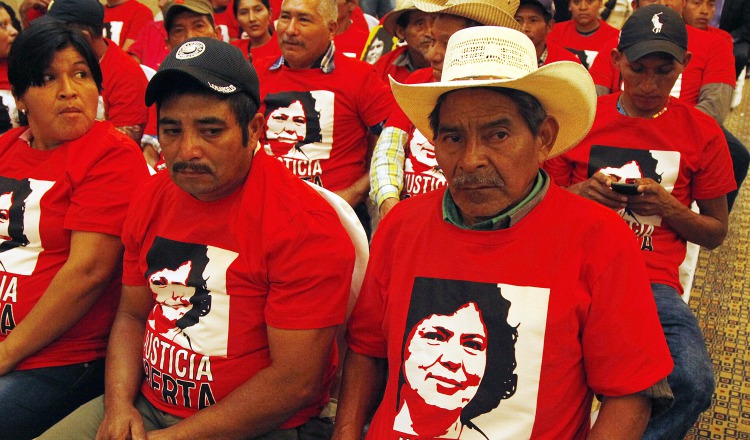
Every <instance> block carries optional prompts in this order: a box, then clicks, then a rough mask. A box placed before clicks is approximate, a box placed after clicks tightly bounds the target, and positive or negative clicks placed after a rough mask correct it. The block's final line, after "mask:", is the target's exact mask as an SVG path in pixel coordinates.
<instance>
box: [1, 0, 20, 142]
mask: <svg viewBox="0 0 750 440" xmlns="http://www.w3.org/2000/svg"><path fill="white" fill-rule="evenodd" d="M20 29H21V23H19V22H18V19H17V18H16V13H15V11H13V8H11V7H10V6H8V5H7V4H5V3H3V2H0V133H5V132H6V131H8V130H10V129H11V127H12V126H13V121H14V120H15V121H16V125H17V121H18V117H17V116H14V115H16V114H17V112H16V102H15V101H14V100H13V95H12V94H11V92H10V83H9V82H8V53H9V52H10V45H11V44H13V40H15V39H16V36H18V31H19V30H20Z"/></svg>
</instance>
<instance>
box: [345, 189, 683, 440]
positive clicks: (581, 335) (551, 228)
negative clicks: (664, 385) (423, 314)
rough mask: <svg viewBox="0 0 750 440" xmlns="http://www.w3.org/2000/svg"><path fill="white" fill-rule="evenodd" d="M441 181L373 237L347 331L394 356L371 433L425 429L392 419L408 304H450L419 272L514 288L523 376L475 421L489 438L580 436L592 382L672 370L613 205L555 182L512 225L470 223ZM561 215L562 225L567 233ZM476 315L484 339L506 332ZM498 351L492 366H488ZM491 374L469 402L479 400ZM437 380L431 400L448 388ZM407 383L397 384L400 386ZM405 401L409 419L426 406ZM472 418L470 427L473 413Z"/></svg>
mask: <svg viewBox="0 0 750 440" xmlns="http://www.w3.org/2000/svg"><path fill="white" fill-rule="evenodd" d="M444 192H445V189H441V190H437V191H433V192H431V193H429V194H426V195H425V196H422V197H417V198H414V199H410V200H407V201H404V202H402V203H399V204H398V206H396V207H395V208H394V209H393V211H391V212H390V213H389V214H388V216H386V217H385V219H384V220H383V221H382V222H381V223H380V226H379V227H378V231H377V233H376V234H375V236H374V238H373V243H372V251H371V254H370V262H369V265H368V268H367V274H366V275H365V280H364V285H363V286H362V291H361V293H360V296H359V299H358V300H357V303H356V305H355V307H354V310H353V312H352V315H351V317H350V318H349V324H348V335H347V341H348V343H349V348H350V349H351V350H354V351H355V352H357V353H359V354H363V355H367V356H372V357H379V358H387V359H388V368H389V372H388V382H387V385H386V389H385V396H384V398H383V400H382V402H381V403H380V406H379V408H378V410H377V412H376V414H375V417H374V418H373V420H372V423H371V424H370V429H369V431H368V433H367V438H368V439H372V440H375V439H377V440H396V439H401V438H409V439H414V438H417V436H416V435H413V434H412V435H409V434H407V435H404V434H403V433H400V432H397V430H396V429H395V428H398V427H403V426H404V424H403V423H402V422H401V421H398V420H394V419H395V417H396V414H397V413H398V412H399V405H400V401H399V377H400V375H401V371H403V370H402V368H403V366H404V352H405V347H404V346H405V345H406V342H408V341H409V340H408V339H407V338H406V337H405V335H408V334H410V332H411V329H409V328H407V326H406V322H407V319H408V318H410V314H409V312H410V310H411V309H412V308H421V309H425V310H426V311H428V312H429V311H430V310H436V311H435V312H434V313H436V314H441V313H444V312H439V311H437V310H438V309H437V307H438V306H439V305H440V304H441V303H443V302H448V301H447V300H444V298H445V296H444V295H443V294H442V293H441V292H438V291H437V290H435V291H428V292H420V291H419V290H418V289H417V288H416V287H413V286H416V285H417V284H416V283H417V281H419V280H420V279H432V280H438V282H437V284H439V281H440V280H465V281H469V282H472V283H487V284H489V287H490V288H491V292H486V291H484V290H483V291H482V293H483V294H484V293H490V294H491V295H496V294H497V293H498V292H499V293H500V294H501V295H502V296H503V297H504V298H506V299H507V300H508V301H510V308H509V312H510V314H509V316H508V318H507V323H508V324H509V325H510V326H513V327H516V330H517V332H518V338H517V340H516V342H515V353H514V354H515V361H516V362H517V365H516V366H515V369H514V371H513V372H514V373H515V374H517V375H518V383H517V387H516V390H515V393H514V394H513V395H512V396H510V397H509V398H508V399H506V400H502V401H500V403H499V406H498V407H497V409H494V408H493V409H487V411H489V412H488V413H485V414H482V415H481V416H479V417H476V418H474V419H473V420H472V423H474V424H475V425H476V427H477V428H478V429H480V430H481V431H482V432H484V434H485V436H486V438H490V439H501V438H514V439H516V438H531V439H555V440H557V439H583V438H585V437H586V434H587V433H588V430H589V412H590V410H591V399H592V391H593V392H596V393H601V394H603V395H605V396H620V395H627V394H632V393H634V392H637V391H640V390H644V389H646V388H649V387H650V386H652V385H653V384H655V383H656V382H657V381H659V380H660V379H662V378H664V377H666V376H667V374H668V373H669V372H670V371H671V369H672V360H671V356H670V354H669V350H668V348H667V345H666V342H665V339H664V334H663V331H662V329H661V325H660V324H659V321H658V318H657V314H656V306H655V304H654V300H653V297H652V294H651V289H650V286H649V284H648V279H647V276H646V270H645V267H644V265H643V260H642V259H641V258H640V257H639V255H638V254H639V252H638V249H637V247H636V246H635V243H634V242H633V240H632V236H631V235H630V232H629V231H628V229H627V228H626V227H624V225H623V224H622V221H620V220H619V219H618V218H617V216H616V215H614V214H613V213H611V212H608V211H607V210H606V209H604V208H602V207H600V206H597V205H596V204H594V203H592V202H590V201H587V200H584V199H582V198H580V197H578V196H574V195H572V194H570V193H567V192H566V191H564V190H562V189H560V188H558V187H556V186H555V185H552V186H551V187H550V188H549V191H548V193H547V194H546V195H545V197H544V199H543V200H542V201H541V203H540V204H539V205H537V206H536V207H535V208H534V209H533V210H532V211H531V212H530V213H529V214H527V215H526V216H525V217H524V218H523V219H521V220H520V221H519V222H518V223H516V224H515V225H513V226H512V227H510V228H509V229H502V230H498V231H467V230H463V229H460V228H458V227H455V226H452V225H450V224H448V223H446V222H445V221H444V220H443V213H442V201H443V195H444ZM555 225H557V226H559V225H565V227H564V229H565V233H564V234H562V233H560V231H561V230H560V228H559V227H556V226H555ZM438 249H439V250H438ZM464 292H466V293H464ZM452 293H453V294H454V296H456V297H458V298H459V299H460V298H465V297H469V298H471V297H472V295H474V296H478V295H479V294H477V293H474V291H472V289H471V287H467V288H466V290H464V291H463V292H452ZM460 295H465V296H460ZM482 313H483V314H486V313H491V312H488V311H487V309H484V311H483V312H482ZM481 319H482V320H483V321H484V322H483V324H484V325H485V326H486V327H485V328H486V330H485V331H486V335H487V337H488V339H487V340H488V341H491V340H492V338H493V335H499V334H500V332H499V330H500V327H499V326H497V325H493V324H491V323H489V321H488V320H486V316H482V317H481ZM502 319H503V320H505V318H502ZM446 330H447V331H452V330H455V329H451V328H447V327H446ZM436 333H437V332H436ZM500 337H501V336H500ZM435 340H436V341H437V340H439V339H438V338H435ZM405 341H406V342H405ZM436 345H437V344H436ZM464 347H467V346H464ZM456 351H458V349H456ZM446 354H447V353H446ZM458 354H459V353H451V355H453V356H457V355H458ZM490 355H491V353H489V352H488V353H487V359H488V361H487V362H488V363H487V366H486V370H485V371H484V376H485V377H484V379H486V376H487V375H489V374H491V373H489V372H488V371H490V370H491V369H492V368H493V364H491V363H490ZM509 355H511V354H510V353H507V352H506V353H503V354H499V355H498V356H499V357H500V358H503V359H505V357H506V356H509ZM430 360H431V359H430ZM464 360H465V358H464ZM440 362H447V361H443V360H441V361H440ZM451 362H455V363H456V364H457V363H458V360H457V358H456V357H452V358H451ZM463 365H464V367H465V365H466V364H463ZM459 367H460V366H458V365H457V366H456V370H457V371H459V370H461V368H459ZM494 371H496V370H494ZM433 377H435V376H433ZM428 380H429V379H428ZM482 385H484V383H483V382H482V383H481V384H480V385H479V386H480V391H479V393H477V394H476V396H475V397H473V398H472V400H471V402H470V404H475V403H477V402H475V400H477V401H481V400H484V399H482V398H481V397H480V393H481V389H482ZM488 385H491V384H488ZM439 388H440V387H439V386H438V393H439V394H438V395H437V396H435V397H433V398H434V399H436V400H437V399H441V398H442V395H443V394H447V392H446V393H441V392H440V391H439ZM445 388H446V389H447V388H449V386H448V385H446V387H445ZM408 389H409V386H408V385H406V384H404V386H403V387H401V391H402V393H401V395H400V396H401V398H402V399H403V397H404V395H405V394H406V393H407V392H408V391H406V390H408ZM493 396H494V395H493ZM484 397H485V399H488V400H489V399H491V397H490V396H488V395H487V394H484ZM561 402H564V404H561ZM464 405H465V403H464ZM409 410H410V411H412V414H411V418H412V420H418V419H420V417H421V416H422V415H421V414H420V413H419V412H418V408H416V409H413V408H411V407H410V408H409ZM463 431H464V434H467V433H469V434H470V433H471V432H472V431H471V430H470V429H469V428H468V427H466V426H464V427H463ZM402 432H403V431H402ZM473 432H476V431H473ZM459 435H460V434H459ZM476 435H477V434H474V436H476ZM474 436H472V438H475V437H474ZM464 437H465V436H460V438H464ZM466 437H468V435H467V436H466ZM419 438H432V437H428V436H422V437H419ZM445 438H459V437H458V436H450V437H445Z"/></svg>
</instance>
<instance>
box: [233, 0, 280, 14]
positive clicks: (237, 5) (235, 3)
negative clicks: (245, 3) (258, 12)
mask: <svg viewBox="0 0 750 440" xmlns="http://www.w3.org/2000/svg"><path fill="white" fill-rule="evenodd" d="M241 1H242V0H234V1H233V3H232V7H233V8H234V9H233V10H234V18H237V10H238V9H239V8H240V2H241ZM260 2H261V3H263V6H265V7H266V9H267V10H268V12H269V13H270V12H271V4H270V3H269V2H268V0H260Z"/></svg>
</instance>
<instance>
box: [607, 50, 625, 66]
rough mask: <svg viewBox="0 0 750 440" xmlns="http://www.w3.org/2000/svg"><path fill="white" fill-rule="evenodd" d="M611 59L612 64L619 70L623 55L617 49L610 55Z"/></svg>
mask: <svg viewBox="0 0 750 440" xmlns="http://www.w3.org/2000/svg"><path fill="white" fill-rule="evenodd" d="M609 56H610V58H612V64H614V65H615V67H617V68H618V69H619V68H620V59H621V58H622V53H620V51H619V50H617V49H612V52H610V54H609Z"/></svg>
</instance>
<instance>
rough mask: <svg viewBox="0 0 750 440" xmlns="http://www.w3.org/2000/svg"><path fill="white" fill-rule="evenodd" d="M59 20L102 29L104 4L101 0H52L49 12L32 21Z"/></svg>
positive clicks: (48, 8)
mask: <svg viewBox="0 0 750 440" xmlns="http://www.w3.org/2000/svg"><path fill="white" fill-rule="evenodd" d="M47 21H58V22H63V23H75V24H82V25H86V26H91V27H93V28H94V29H101V28H102V26H104V6H102V4H101V3H99V0H52V1H51V2H50V3H49V6H48V7H47V13H46V14H44V16H42V17H39V18H38V19H37V20H34V21H32V22H31V23H32V24H33V23H35V22H39V23H44V22H47Z"/></svg>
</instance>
